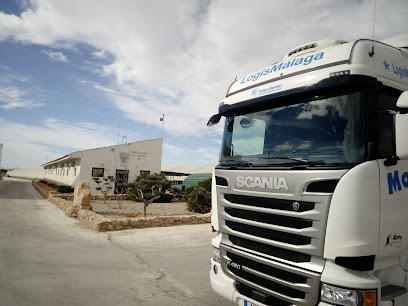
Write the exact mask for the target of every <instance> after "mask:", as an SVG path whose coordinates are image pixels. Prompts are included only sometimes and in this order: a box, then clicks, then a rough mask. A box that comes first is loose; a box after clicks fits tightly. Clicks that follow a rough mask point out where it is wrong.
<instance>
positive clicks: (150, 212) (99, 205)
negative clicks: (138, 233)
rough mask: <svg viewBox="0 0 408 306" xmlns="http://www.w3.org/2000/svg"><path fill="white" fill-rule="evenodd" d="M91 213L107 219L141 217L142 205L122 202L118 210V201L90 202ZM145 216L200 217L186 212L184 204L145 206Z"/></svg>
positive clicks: (153, 204)
mask: <svg viewBox="0 0 408 306" xmlns="http://www.w3.org/2000/svg"><path fill="white" fill-rule="evenodd" d="M91 205H92V207H93V211H94V212H95V213H97V214H100V215H105V216H109V217H143V203H138V202H133V201H123V202H122V205H121V208H119V205H118V201H117V200H114V201H106V203H104V202H103V201H95V200H92V201H91ZM146 213H147V216H176V215H200V214H197V213H193V212H190V211H188V210H187V204H186V203H185V202H174V203H152V204H150V205H149V206H147V209H146Z"/></svg>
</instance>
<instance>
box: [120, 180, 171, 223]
mask: <svg viewBox="0 0 408 306" xmlns="http://www.w3.org/2000/svg"><path fill="white" fill-rule="evenodd" d="M170 186H171V182H170V181H169V180H167V179H166V176H165V175H164V174H149V173H141V174H140V175H139V176H138V177H137V178H136V179H135V180H134V181H133V182H132V183H130V184H129V188H128V189H127V194H128V195H129V197H130V199H131V200H134V201H141V202H142V203H143V216H144V217H146V208H147V206H149V205H150V204H151V203H153V202H154V201H156V200H157V199H159V198H160V197H161V196H163V195H164V194H165V192H166V190H167V189H169V188H170Z"/></svg>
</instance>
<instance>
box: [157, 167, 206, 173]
mask: <svg viewBox="0 0 408 306" xmlns="http://www.w3.org/2000/svg"><path fill="white" fill-rule="evenodd" d="M213 169H214V166H205V167H194V166H178V167H166V166H162V167H161V171H162V173H165V174H167V175H172V174H178V175H183V174H184V175H190V174H194V173H212V172H213Z"/></svg>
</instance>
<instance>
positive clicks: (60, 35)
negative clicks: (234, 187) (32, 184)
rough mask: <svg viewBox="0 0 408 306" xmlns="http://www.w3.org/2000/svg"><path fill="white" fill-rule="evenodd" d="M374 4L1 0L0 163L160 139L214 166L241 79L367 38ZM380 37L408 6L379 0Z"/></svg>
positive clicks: (30, 162) (175, 153)
mask: <svg viewBox="0 0 408 306" xmlns="http://www.w3.org/2000/svg"><path fill="white" fill-rule="evenodd" d="M374 7H375V3H374V0H367V1H364V0H362V1H354V0H353V1H352V0H349V1H347V0H346V1H335V0H333V1H331V0H329V1H326V0H325V1H323V0H311V1H284V0H274V1H268V0H263V1H261V0H255V1H226V0H220V1H207V0H202V1H199V0H170V1H158V0H156V1H135V0H128V1H125V0H120V1H105V0H87V1H82V0H81V1H79V0H16V1H9V0H2V1H0V143H3V155H2V160H1V166H2V167H5V168H15V167H20V168H39V167H40V165H41V164H43V163H45V161H46V159H47V160H48V161H50V160H52V159H55V158H58V157H60V156H63V155H65V154H67V153H70V152H73V151H78V150H83V149H89V148H94V147H100V146H106V145H113V144H117V143H118V125H120V130H119V134H120V136H119V142H120V143H122V139H123V136H127V141H128V142H131V141H138V140H145V139H151V138H158V137H161V134H162V122H160V117H161V116H162V114H163V113H164V114H165V121H164V122H165V125H164V147H163V161H162V164H163V165H164V166H180V165H191V166H204V165H214V164H216V163H217V160H218V151H219V147H220V137H221V128H222V124H220V125H218V126H217V127H212V128H208V127H207V126H206V123H207V120H208V119H209V117H210V116H211V115H212V114H214V113H216V112H217V109H218V104H219V102H220V101H221V100H222V99H223V98H224V96H225V93H226V90H227V88H228V86H229V85H230V84H231V82H232V81H233V80H234V79H235V77H236V76H238V77H241V76H243V75H247V74H249V73H251V72H253V71H256V70H257V69H259V68H262V67H266V66H268V65H269V64H271V63H274V62H277V61H280V60H282V58H283V56H284V55H285V53H286V52H287V51H288V50H290V49H292V48H294V47H296V46H298V45H300V44H303V43H306V42H309V41H313V40H319V39H323V38H341V39H344V40H348V41H350V40H354V39H358V38H372V36H373V20H374ZM375 12H376V15H375V27H374V35H375V38H376V39H379V40H381V39H385V38H388V37H391V36H395V35H398V34H403V33H406V32H408V30H407V29H408V22H407V20H406V16H407V15H408V1H406V0H393V1H387V0H377V3H376V10H375Z"/></svg>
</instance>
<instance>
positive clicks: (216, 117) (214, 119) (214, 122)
mask: <svg viewBox="0 0 408 306" xmlns="http://www.w3.org/2000/svg"><path fill="white" fill-rule="evenodd" d="M220 120H221V115H220V114H216V115H213V116H211V118H210V120H208V123H207V126H213V125H217V124H218V122H220Z"/></svg>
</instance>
